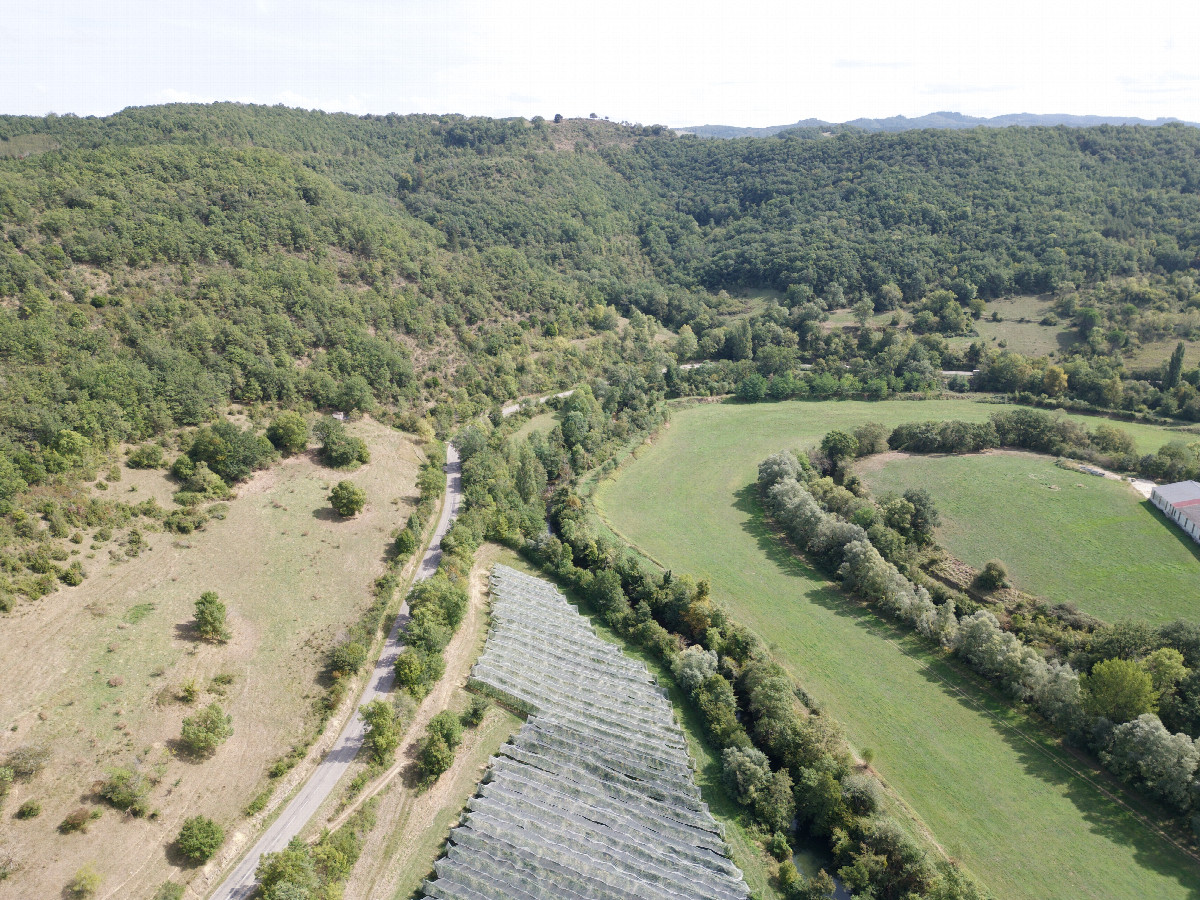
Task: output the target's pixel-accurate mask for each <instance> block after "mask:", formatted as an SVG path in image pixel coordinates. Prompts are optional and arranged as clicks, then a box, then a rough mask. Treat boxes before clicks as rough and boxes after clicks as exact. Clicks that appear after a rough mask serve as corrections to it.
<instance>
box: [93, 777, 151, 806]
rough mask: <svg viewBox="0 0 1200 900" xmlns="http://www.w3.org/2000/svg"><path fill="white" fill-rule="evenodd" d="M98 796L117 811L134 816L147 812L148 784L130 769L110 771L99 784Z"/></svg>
mask: <svg viewBox="0 0 1200 900" xmlns="http://www.w3.org/2000/svg"><path fill="white" fill-rule="evenodd" d="M99 794H100V796H101V797H103V798H104V799H105V800H107V801H108V802H109V803H111V804H112V805H113V806H115V807H116V808H117V809H123V810H125V811H126V812H128V813H130V814H131V815H134V816H144V815H145V814H146V813H147V812H149V811H150V810H149V808H148V807H147V806H146V797H147V796H148V795H149V794H150V783H149V782H148V781H147V780H146V778H145V777H144V776H143V775H142V774H141V773H140V772H135V771H133V770H132V769H112V770H110V771H109V773H108V777H107V778H106V779H104V781H103V782H101V784H100V789H99Z"/></svg>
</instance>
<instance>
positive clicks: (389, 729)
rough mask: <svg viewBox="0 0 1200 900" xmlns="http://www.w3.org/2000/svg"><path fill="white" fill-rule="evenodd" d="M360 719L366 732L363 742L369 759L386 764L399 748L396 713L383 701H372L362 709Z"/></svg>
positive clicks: (398, 729)
mask: <svg viewBox="0 0 1200 900" xmlns="http://www.w3.org/2000/svg"><path fill="white" fill-rule="evenodd" d="M362 717H363V721H364V722H365V723H366V730H367V733H366V737H365V738H364V739H363V741H364V743H365V744H366V747H367V749H368V751H370V754H371V758H372V759H373V760H374V761H375V762H377V763H380V764H384V763H386V762H388V761H389V759H390V758H391V756H392V754H393V753H395V752H396V748H397V747H398V746H400V728H399V723H398V722H397V720H396V711H395V710H394V709H393V708H392V706H391V704H389V703H387V702H386V701H384V700H372V701H371V702H370V703H368V704H367V705H366V706H364V707H363V708H362Z"/></svg>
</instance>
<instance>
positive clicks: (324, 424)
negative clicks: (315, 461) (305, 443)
mask: <svg viewBox="0 0 1200 900" xmlns="http://www.w3.org/2000/svg"><path fill="white" fill-rule="evenodd" d="M313 433H314V434H315V435H316V437H317V439H318V440H319V441H320V442H321V460H322V461H323V462H324V463H325V464H326V465H327V466H331V467H332V468H334V469H347V468H351V467H353V466H356V465H358V464H359V463H367V462H370V461H371V452H370V451H369V450H368V449H367V445H366V443H365V442H364V441H363V440H362V438H357V437H351V436H350V435H348V434H346V426H344V425H343V424H342V423H341V422H339V421H338V420H337V419H333V418H324V419H322V420H321V421H319V422H318V423H317V424H316V425H315V426H314V427H313Z"/></svg>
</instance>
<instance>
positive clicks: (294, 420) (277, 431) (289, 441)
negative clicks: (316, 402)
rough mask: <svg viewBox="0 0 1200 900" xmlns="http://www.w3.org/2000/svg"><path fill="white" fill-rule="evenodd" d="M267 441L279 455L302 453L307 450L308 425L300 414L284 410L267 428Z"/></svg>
mask: <svg viewBox="0 0 1200 900" xmlns="http://www.w3.org/2000/svg"><path fill="white" fill-rule="evenodd" d="M267 440H269V441H270V442H271V443H272V444H274V445H275V449H276V450H278V451H280V452H281V453H286V454H289V455H290V454H292V453H302V452H304V450H306V449H307V448H308V423H307V422H305V421H304V416H302V415H300V413H298V412H294V411H293V410H290V409H289V410H285V411H284V412H281V413H280V414H279V415H277V416H276V417H275V418H274V419H272V420H271V424H270V425H268V426H267Z"/></svg>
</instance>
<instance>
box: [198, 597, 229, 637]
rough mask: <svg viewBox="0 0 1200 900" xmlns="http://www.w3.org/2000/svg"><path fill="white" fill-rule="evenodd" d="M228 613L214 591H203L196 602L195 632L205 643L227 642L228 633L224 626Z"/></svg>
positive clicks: (226, 627)
mask: <svg viewBox="0 0 1200 900" xmlns="http://www.w3.org/2000/svg"><path fill="white" fill-rule="evenodd" d="M227 617H228V613H227V611H226V609H225V604H224V603H222V602H221V599H220V598H219V597H218V596H217V592H216V591H205V592H204V593H203V594H201V595H200V599H199V600H197V601H196V631H197V633H198V634H199V635H200V637H202V638H204V639H205V640H206V641H218V642H220V641H227V640H229V637H230V631H229V628H228V626H226V624H225V620H226V618H227Z"/></svg>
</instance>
